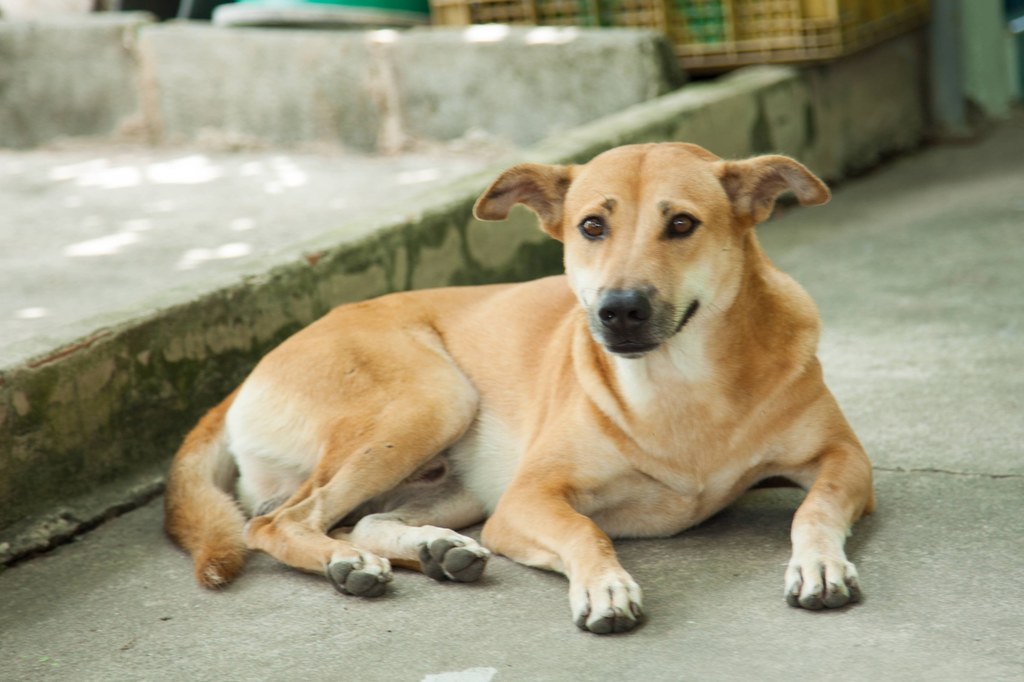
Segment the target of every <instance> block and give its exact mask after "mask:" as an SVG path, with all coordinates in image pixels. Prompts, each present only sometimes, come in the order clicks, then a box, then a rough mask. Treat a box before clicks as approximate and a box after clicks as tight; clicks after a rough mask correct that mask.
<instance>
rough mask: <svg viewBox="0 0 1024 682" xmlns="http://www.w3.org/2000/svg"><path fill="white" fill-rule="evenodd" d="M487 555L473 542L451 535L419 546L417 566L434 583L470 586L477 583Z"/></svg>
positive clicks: (489, 554) (488, 553) (487, 557)
mask: <svg viewBox="0 0 1024 682" xmlns="http://www.w3.org/2000/svg"><path fill="white" fill-rule="evenodd" d="M490 558H491V553H490V551H488V550H487V549H485V548H483V547H481V546H480V545H478V544H477V543H476V541H474V540H472V539H470V538H467V537H463V536H461V535H455V536H454V537H451V538H438V539H436V540H434V541H432V542H429V543H427V542H424V543H423V544H422V545H420V565H421V566H422V567H423V572H424V573H426V574H427V575H428V576H430V577H431V578H433V579H434V580H454V581H455V582H460V583H470V582H473V581H475V580H479V578H480V576H481V575H482V574H483V572H484V567H485V566H487V560H488V559H490Z"/></svg>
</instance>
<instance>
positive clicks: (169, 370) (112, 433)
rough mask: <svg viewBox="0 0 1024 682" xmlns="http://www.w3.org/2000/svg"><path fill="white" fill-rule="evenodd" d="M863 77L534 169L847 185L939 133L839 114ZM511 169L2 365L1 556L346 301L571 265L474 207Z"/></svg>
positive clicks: (677, 122)
mask: <svg viewBox="0 0 1024 682" xmlns="http://www.w3.org/2000/svg"><path fill="white" fill-rule="evenodd" d="M914 41H916V38H914V37H910V38H907V39H904V40H903V41H896V43H902V45H900V44H897V45H893V44H888V45H884V46H881V47H880V48H878V49H879V50H881V51H887V50H896V51H897V52H900V53H901V54H904V55H905V57H906V59H905V60H904V61H903V62H902V63H901V64H900V65H899V67H898V69H897V67H896V66H895V65H894V66H893V67H892V69H893V72H894V74H890V77H889V79H888V81H885V82H882V83H879V84H878V85H873V81H871V80H870V79H868V78H867V77H866V76H865V75H864V74H861V75H862V76H864V79H863V82H862V83H861V85H860V89H859V91H858V92H859V93H860V96H861V97H864V99H865V101H864V104H863V106H866V107H869V106H875V104H874V103H875V102H879V101H881V100H884V99H886V97H888V96H889V95H891V93H890V92H888V91H887V90H886V88H891V87H893V85H894V83H895V82H896V81H897V80H898V81H899V82H900V83H902V84H903V85H904V86H905V87H906V88H907V89H912V88H915V87H917V85H916V84H917V83H919V82H920V74H921V69H922V67H923V62H922V59H921V55H920V53H918V52H916V51H915V48H914V47H913V46H912V45H913V44H914ZM905 45H911V46H910V47H906V46H905ZM855 59H858V60H859V59H861V58H855ZM863 63H864V64H868V65H871V68H874V66H875V64H874V62H873V61H872V60H871V59H868V58H864V62H863ZM848 69H852V70H854V71H857V68H856V65H855V64H853V65H851V64H845V63H839V64H837V65H834V66H831V67H819V68H818V69H815V70H813V71H810V72H807V71H799V70H796V69H790V68H775V67H763V68H754V69H749V70H745V71H743V72H739V73H737V74H735V75H733V76H731V77H729V78H725V79H721V80H719V81H715V82H707V83H700V84H694V85H691V86H689V87H687V88H684V89H683V90H680V91H677V92H675V93H672V94H669V95H667V96H665V97H662V98H659V99H657V100H654V101H652V102H649V103H645V104H641V105H637V106H635V107H632V108H629V109H627V110H625V111H622V112H620V113H618V114H615V115H612V116H610V117H607V118H605V119H602V120H599V121H596V122H594V123H591V124H587V125H583V126H579V127H577V128H575V129H574V130H572V131H570V132H567V133H565V134H562V135H557V136H555V137H552V138H549V139H547V140H545V141H544V142H542V143H540V144H538V145H536V146H534V147H532V148H530V149H528V150H525V151H524V152H522V154H521V155H520V157H519V160H523V161H526V160H532V161H542V162H549V163H573V162H581V161H585V160H587V159H589V158H590V157H592V156H593V155H595V154H596V153H599V152H600V151H603V150H604V149H607V148H609V147H612V146H615V145H619V144H626V143H634V142H649V141H656V140H686V141H693V142H698V143H700V144H702V145H704V146H706V147H708V148H709V149H711V150H713V151H715V152H717V153H719V154H721V155H723V156H739V157H742V156H746V155H750V154H754V153H760V152H768V151H777V152H782V153H789V154H792V155H794V156H797V157H800V158H803V159H804V160H806V161H808V163H809V164H810V165H811V167H812V168H815V169H816V170H818V172H820V173H822V174H823V175H825V176H826V177H829V178H831V179H838V178H840V177H842V175H843V173H844V172H846V169H848V168H861V167H862V166H863V163H864V161H865V159H867V158H869V156H870V157H873V158H879V157H881V156H884V155H886V154H890V153H894V152H896V151H899V150H901V149H904V148H905V147H906V146H908V145H911V144H916V143H917V141H918V140H920V139H921V136H922V134H923V120H924V117H923V114H922V105H921V102H920V100H915V99H914V98H912V97H909V96H908V97H906V98H902V99H901V98H896V99H895V100H894V103H893V104H892V107H893V110H892V111H891V112H890V115H887V116H884V117H877V118H875V119H872V120H873V121H875V122H874V123H872V124H871V126H870V127H869V128H868V129H867V130H866V131H859V130H858V129H857V128H856V126H854V127H853V128H852V129H844V127H843V124H844V121H846V120H847V118H848V117H850V116H855V112H851V111H847V110H842V111H837V110H836V109H835V108H834V107H833V106H832V103H831V100H830V97H831V95H830V94H829V93H834V92H837V91H842V90H843V89H844V88H845V87H848V86H847V85H844V84H845V83H847V82H848V81H849V79H850V78H851V76H850V75H849V74H848V73H847V70H848ZM858 73H859V72H858ZM851 106H854V105H853V104H851ZM822 131H836V132H835V134H829V135H825V134H823V132H822ZM862 132H863V134H862ZM868 132H870V135H869V134H868ZM865 144H869V145H870V152H869V151H868V149H867V148H865V146H864V145H865ZM499 170H501V169H498V168H494V169H491V170H489V171H487V172H484V173H481V174H479V175H476V176H473V177H471V178H468V179H466V180H462V181H459V182H457V183H455V184H452V185H451V186H449V187H447V188H446V189H445V190H443V191H440V192H436V193H434V194H432V195H430V196H428V197H423V199H422V201H421V202H420V203H419V204H417V205H413V206H409V207H407V209H408V214H407V217H406V218H404V219H401V220H398V221H382V222H380V223H379V224H367V225H366V226H365V229H362V230H360V233H362V234H366V235H368V236H366V237H364V238H362V239H360V240H357V241H351V242H347V243H341V244H339V243H336V240H334V239H332V238H330V237H324V238H321V239H318V240H316V241H313V242H310V243H308V244H305V245H303V248H302V250H303V251H304V253H305V256H304V257H301V258H297V259H295V258H292V259H288V260H282V261H280V262H274V263H268V267H267V270H266V274H265V275H262V276H259V277H252V278H248V279H246V280H245V281H241V282H239V283H238V284H236V285H234V286H230V287H227V288H223V289H219V290H217V291H211V292H210V293H209V294H207V295H205V296H203V297H201V298H198V299H195V300H183V301H181V303H180V304H178V305H174V306H170V307H163V308H161V309H158V310H154V311H151V312H147V313H146V314H144V315H140V316H139V317H138V318H137V319H131V320H124V321H123V322H121V323H119V324H114V325H111V326H110V327H109V328H107V329H103V330H99V331H97V332H96V333H95V334H94V335H92V336H91V337H89V338H86V339H82V340H81V341H79V342H78V343H76V344H73V345H70V346H67V347H65V348H61V349H59V350H56V351H54V352H52V353H47V354H44V355H41V356H37V357H34V358H32V359H30V360H28V361H25V362H23V363H19V364H18V365H17V366H13V367H9V368H6V369H4V370H3V371H2V372H0V452H3V453H4V455H3V457H2V458H0V528H6V530H3V531H0V561H4V562H9V561H13V560H15V559H16V558H17V557H18V556H21V555H23V554H24V553H25V552H26V551H28V550H27V549H26V547H27V545H26V541H25V540H24V538H26V537H35V538H36V540H34V542H37V543H38V533H36V534H35V535H33V533H32V532H31V529H32V528H33V527H38V519H39V518H45V516H46V515H47V514H51V515H52V514H55V513H56V514H59V513H60V512H59V511H55V510H54V507H55V505H58V504H59V502H58V501H67V500H70V499H72V498H74V497H75V496H78V495H84V494H87V493H89V491H91V490H92V489H93V488H94V486H96V485H99V484H102V483H106V482H111V481H116V480H118V479H119V478H120V477H123V476H125V475H126V474H128V473H130V472H133V471H139V470H143V469H145V468H146V467H150V466H154V465H157V464H160V463H163V462H166V460H167V459H168V457H169V456H170V455H171V454H172V453H173V451H174V450H175V448H176V447H177V445H178V443H179V442H180V439H181V437H182V435H183V434H184V432H185V431H186V430H187V429H188V428H190V426H191V425H192V424H193V423H194V421H195V419H196V418H197V417H198V416H199V415H200V414H201V413H202V412H203V411H204V410H205V409H207V408H208V407H209V406H210V405H212V404H214V403H215V402H217V401H219V400H220V399H221V398H222V397H223V396H224V395H225V394H226V393H227V392H228V391H229V390H230V389H231V388H232V387H233V386H235V385H236V384H237V383H238V382H239V381H240V380H241V379H242V378H243V377H244V376H245V374H246V373H247V372H248V370H249V369H250V368H251V366H252V365H253V363H254V362H255V361H256V360H257V359H258V358H259V357H261V356H262V355H263V354H264V353H265V352H266V351H267V350H269V349H270V348H271V347H273V346H274V345H276V344H277V343H279V342H280V341H281V340H283V339H284V338H285V337H287V336H288V335H289V334H291V333H293V332H294V331H296V330H297V329H299V328H301V327H302V326H304V325H306V324H308V323H309V322H311V321H312V320H314V319H315V318H317V317H319V316H320V315H322V314H323V313H325V312H326V311H327V310H328V309H329V308H331V307H333V306H335V305H337V304H339V303H342V302H345V301H351V300H356V299H362V298H366V297H370V296H375V295H378V294H383V293H386V292H389V291H394V290H398V289H408V288H422V287H430V286H442V285H447V284H470V283H484V282H494V281H508V280H521V279H527V278H531V277H536V276H540V275H544V274H549V273H552V272H556V271H558V270H559V269H560V267H561V254H560V248H559V245H558V244H557V243H556V242H553V241H550V240H548V239H547V238H546V237H544V236H543V235H542V234H541V233H540V231H539V230H537V229H536V227H535V225H534V221H533V220H532V218H531V216H530V215H529V214H528V213H526V212H525V211H518V210H517V211H516V212H514V214H513V217H512V219H511V220H510V221H509V223H508V224H505V225H493V224H489V225H482V224H479V223H477V222H475V221H474V220H473V219H472V218H471V210H472V205H473V202H474V201H475V199H476V197H477V196H478V194H479V193H480V192H481V191H482V190H483V189H484V187H485V186H486V184H487V183H488V182H489V181H490V180H491V179H492V178H493V177H494V175H495V174H496V173H497V172H498V171H499ZM3 543H6V544H3Z"/></svg>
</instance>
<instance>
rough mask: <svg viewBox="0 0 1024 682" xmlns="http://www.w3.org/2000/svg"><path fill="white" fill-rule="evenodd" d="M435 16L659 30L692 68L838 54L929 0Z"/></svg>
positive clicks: (698, 1)
mask: <svg viewBox="0 0 1024 682" xmlns="http://www.w3.org/2000/svg"><path fill="white" fill-rule="evenodd" d="M430 5H431V14H432V17H433V22H434V23H435V24H437V25H444V26H465V25H468V24H488V23H500V24H527V25H542V26H567V25H568V26H628V27H637V28H650V29H655V30H658V31H661V32H662V33H664V34H665V35H667V36H668V37H669V39H670V40H672V42H673V43H674V44H675V46H676V51H677V52H678V54H679V57H680V59H681V60H682V63H683V66H685V67H686V68H687V69H689V70H691V71H713V70H722V69H726V68H729V67H733V66H741V65H745V64H763V63H792V62H808V61H824V60H828V59H833V58H835V57H839V56H842V55H845V54H849V53H851V52H856V51H857V50H860V49H863V48H865V47H867V46H869V45H873V44H875V43H877V42H880V41H882V40H885V39H887V38H890V37H892V36H895V35H899V34H901V33H904V32H906V31H908V30H910V29H913V28H916V27H918V26H920V25H921V24H923V23H924V22H925V21H926V20H927V17H928V0H430Z"/></svg>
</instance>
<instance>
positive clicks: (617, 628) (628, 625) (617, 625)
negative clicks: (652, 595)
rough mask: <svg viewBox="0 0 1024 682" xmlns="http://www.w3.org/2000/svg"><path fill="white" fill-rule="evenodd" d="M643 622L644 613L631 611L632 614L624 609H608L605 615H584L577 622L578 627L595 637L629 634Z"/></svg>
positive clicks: (636, 610)
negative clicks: (620, 633) (621, 633)
mask: <svg viewBox="0 0 1024 682" xmlns="http://www.w3.org/2000/svg"><path fill="white" fill-rule="evenodd" d="M642 621H643V613H642V612H641V611H639V609H631V612H630V613H626V612H625V611H623V610H622V609H606V610H605V611H604V613H602V614H600V615H596V616H595V615H594V614H590V613H587V614H584V615H583V617H582V618H579V619H577V620H576V627H578V628H579V629H580V630H586V631H587V632H593V633H594V634H595V635H610V634H614V633H619V632H629V631H630V630H632V629H633V628H635V627H636V626H637V625H638V624H639V623H641V622H642Z"/></svg>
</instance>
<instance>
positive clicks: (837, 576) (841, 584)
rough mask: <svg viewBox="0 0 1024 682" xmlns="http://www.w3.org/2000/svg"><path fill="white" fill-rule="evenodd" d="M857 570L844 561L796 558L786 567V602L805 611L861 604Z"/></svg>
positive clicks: (839, 559)
mask: <svg viewBox="0 0 1024 682" xmlns="http://www.w3.org/2000/svg"><path fill="white" fill-rule="evenodd" d="M860 598H861V592H860V583H859V582H858V580H857V568H856V567H855V566H854V565H853V564H852V563H850V562H849V561H847V560H846V559H845V558H838V559H829V558H825V557H823V556H809V557H796V556H794V557H793V558H792V559H790V561H789V566H788V567H787V568H786V602H787V603H788V604H789V605H790V606H796V607H802V608H805V609H812V610H818V609H823V608H825V609H835V608H839V607H840V606H846V605H847V604H852V603H854V602H858V601H860Z"/></svg>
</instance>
